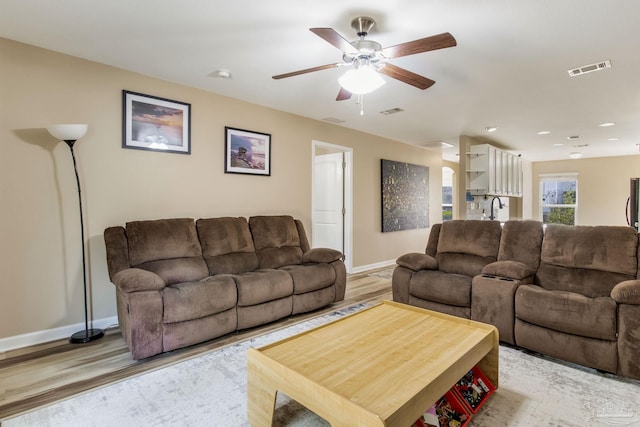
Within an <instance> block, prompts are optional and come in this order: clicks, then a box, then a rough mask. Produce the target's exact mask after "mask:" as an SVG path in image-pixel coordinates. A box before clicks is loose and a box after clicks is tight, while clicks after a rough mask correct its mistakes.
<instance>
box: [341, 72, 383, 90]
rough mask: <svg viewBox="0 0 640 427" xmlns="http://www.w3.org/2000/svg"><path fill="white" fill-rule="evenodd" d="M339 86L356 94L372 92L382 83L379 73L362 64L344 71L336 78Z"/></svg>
mask: <svg viewBox="0 0 640 427" xmlns="http://www.w3.org/2000/svg"><path fill="white" fill-rule="evenodd" d="M338 83H340V86H342V87H343V88H345V89H346V90H348V91H349V92H351V93H353V94H356V95H364V94H365V93H369V92H373V91H374V90H376V89H378V88H379V87H380V86H382V85H383V84H384V79H383V78H382V77H381V76H380V74H379V73H378V72H377V71H375V70H374V69H372V68H371V67H369V66H366V65H363V66H360V67H359V68H356V69H352V70H349V71H347V72H346V73H344V75H343V76H342V77H340V78H339V79H338Z"/></svg>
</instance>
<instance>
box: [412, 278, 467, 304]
mask: <svg viewBox="0 0 640 427" xmlns="http://www.w3.org/2000/svg"><path fill="white" fill-rule="evenodd" d="M471 279H472V278H471V277H469V276H465V275H462V274H451V273H443V272H441V271H436V270H421V271H418V272H416V273H415V274H414V275H413V276H412V277H411V281H410V282H409V294H410V295H412V296H414V297H418V298H421V299H423V300H428V301H433V302H437V303H440V304H448V305H454V306H458V307H470V306H471Z"/></svg>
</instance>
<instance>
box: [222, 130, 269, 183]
mask: <svg viewBox="0 0 640 427" xmlns="http://www.w3.org/2000/svg"><path fill="white" fill-rule="evenodd" d="M224 133H225V141H226V143H225V156H224V172H225V173H246V174H251V175H267V176H269V175H271V135H270V134H268V133H262V132H253V131H248V130H242V129H234V128H231V127H225V128H224Z"/></svg>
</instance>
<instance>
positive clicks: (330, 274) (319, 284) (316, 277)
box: [282, 264, 336, 295]
mask: <svg viewBox="0 0 640 427" xmlns="http://www.w3.org/2000/svg"><path fill="white" fill-rule="evenodd" d="M282 270H284V271H286V272H288V273H289V274H290V275H291V278H292V279H293V293H294V294H296V295H297V294H303V293H305V292H311V291H317V290H318V289H323V288H326V287H328V286H331V285H333V284H334V282H335V281H336V271H335V270H334V268H333V267H332V266H330V265H329V264H301V265H289V266H286V267H282Z"/></svg>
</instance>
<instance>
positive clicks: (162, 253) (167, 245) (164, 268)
mask: <svg viewBox="0 0 640 427" xmlns="http://www.w3.org/2000/svg"><path fill="white" fill-rule="evenodd" d="M125 230H126V234H127V240H128V245H129V262H130V263H131V267H137V268H142V269H144V270H148V271H152V272H154V273H156V274H157V275H159V276H160V277H162V279H164V280H165V281H166V283H167V284H168V285H171V284H175V283H180V282H193V281H198V280H200V279H202V278H204V277H206V276H208V275H209V273H208V270H207V266H206V264H205V262H204V259H203V258H202V249H201V247H200V242H199V241H198V234H197V233H196V228H195V223H194V222H193V219H190V218H172V219H160V220H151V221H133V222H128V223H127V224H126V228H125Z"/></svg>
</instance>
